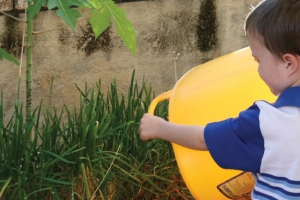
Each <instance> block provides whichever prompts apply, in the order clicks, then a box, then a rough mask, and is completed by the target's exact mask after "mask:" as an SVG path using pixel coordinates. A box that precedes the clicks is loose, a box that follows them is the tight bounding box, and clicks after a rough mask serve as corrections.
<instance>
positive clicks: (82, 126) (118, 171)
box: [0, 71, 192, 200]
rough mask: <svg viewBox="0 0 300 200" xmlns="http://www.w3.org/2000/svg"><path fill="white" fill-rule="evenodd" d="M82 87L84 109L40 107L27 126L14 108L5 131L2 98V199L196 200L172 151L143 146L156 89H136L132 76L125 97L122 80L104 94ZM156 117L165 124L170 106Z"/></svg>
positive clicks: (162, 145)
mask: <svg viewBox="0 0 300 200" xmlns="http://www.w3.org/2000/svg"><path fill="white" fill-rule="evenodd" d="M76 87H77V88H78V91H79V92H80V94H81V98H80V102H81V103H80V106H79V108H75V107H72V108H70V107H68V106H67V105H64V106H63V107H62V108H61V109H57V108H54V109H52V110H50V109H49V108H48V107H47V106H46V105H45V104H44V103H43V102H41V103H40V105H39V106H38V107H37V108H35V110H34V112H33V113H34V114H33V116H32V118H31V120H30V122H28V123H26V122H25V117H24V113H23V108H22V103H16V105H15V112H14V115H13V116H12V117H11V118H10V120H9V122H8V123H6V124H4V119H3V116H4V114H3V94H2V95H1V101H0V135H1V137H0V155H1V158H2V161H1V162H0V199H68V200H69V199H149V200H150V199H151V200H152V199H192V197H191V194H190V193H189V191H188V189H187V188H186V186H185V184H184V182H183V180H182V178H181V176H180V173H179V171H178V168H177V165H176V161H175V158H174V154H173V150H172V147H171V144H170V143H168V142H165V141H162V140H150V141H147V142H145V141H142V140H140V139H139V135H138V127H139V121H140V119H141V117H142V116H143V114H144V113H145V112H147V110H148V107H149V104H150V102H151V100H152V99H153V98H154V96H155V95H154V92H153V91H152V89H151V86H147V85H146V83H145V82H143V83H142V85H141V86H138V84H137V82H136V81H135V79H134V71H133V74H132V78H131V84H130V86H129V88H128V93H127V94H121V93H119V92H118V89H117V81H116V80H113V81H112V83H111V86H110V90H109V91H108V92H107V93H106V94H103V93H102V92H101V80H100V81H99V82H98V83H97V84H96V86H95V88H90V89H88V90H86V91H82V90H81V89H80V88H79V87H78V86H76ZM155 114H156V115H158V116H161V117H163V118H165V119H166V120H167V116H168V102H166V101H165V102H161V103H160V104H159V105H158V107H157V109H156V111H155ZM30 135H33V136H34V137H33V139H30Z"/></svg>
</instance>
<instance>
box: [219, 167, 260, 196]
mask: <svg viewBox="0 0 300 200" xmlns="http://www.w3.org/2000/svg"><path fill="white" fill-rule="evenodd" d="M254 185H255V175H254V174H253V173H251V172H242V173H240V174H238V175H237V176H235V177H233V178H231V179H229V180H227V181H225V182H223V183H221V184H220V185H218V186H217V188H218V190H219V191H220V192H221V193H222V194H224V195H225V196H226V197H228V198H230V199H239V200H248V199H249V200H250V199H251V192H252V190H253V188H254Z"/></svg>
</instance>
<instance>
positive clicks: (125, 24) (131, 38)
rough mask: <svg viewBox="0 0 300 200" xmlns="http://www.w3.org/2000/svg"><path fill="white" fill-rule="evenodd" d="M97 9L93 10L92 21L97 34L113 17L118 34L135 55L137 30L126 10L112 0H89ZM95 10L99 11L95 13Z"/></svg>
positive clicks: (96, 34) (97, 34)
mask: <svg viewBox="0 0 300 200" xmlns="http://www.w3.org/2000/svg"><path fill="white" fill-rule="evenodd" d="M89 1H90V3H91V4H93V6H94V7H95V8H96V9H97V11H94V12H91V14H92V17H91V19H90V23H91V25H92V28H93V30H94V33H95V36H99V35H100V34H101V33H102V32H103V31H104V30H105V29H106V28H107V27H108V26H109V24H108V23H110V19H109V18H110V17H112V18H113V20H114V22H115V26H116V29H117V33H118V35H119V36H120V37H121V38H122V40H123V41H124V43H125V45H126V46H127V47H128V49H129V50H130V51H131V52H132V53H133V54H134V55H135V53H136V32H135V30H134V28H133V25H132V23H131V22H130V21H129V20H128V19H127V18H126V12H125V10H124V9H123V8H119V7H117V6H116V4H115V3H114V2H113V1H112V0H89ZM95 12H98V13H96V14H95ZM101 31H102V32H101Z"/></svg>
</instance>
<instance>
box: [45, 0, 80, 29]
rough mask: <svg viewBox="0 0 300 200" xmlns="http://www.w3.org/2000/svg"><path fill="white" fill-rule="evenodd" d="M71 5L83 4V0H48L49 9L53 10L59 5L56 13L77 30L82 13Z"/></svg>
mask: <svg viewBox="0 0 300 200" xmlns="http://www.w3.org/2000/svg"><path fill="white" fill-rule="evenodd" d="M71 6H82V1H72V0H49V2H48V9H49V10H51V9H53V8H56V7H57V8H58V10H57V11H56V14H57V15H58V16H59V17H60V18H62V19H63V20H64V21H65V22H66V23H67V24H68V25H69V26H71V27H72V28H73V29H74V30H75V29H76V22H77V19H78V17H80V16H81V14H80V13H79V12H78V11H77V10H75V9H72V8H70V7H71Z"/></svg>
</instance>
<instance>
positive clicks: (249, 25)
mask: <svg viewBox="0 0 300 200" xmlns="http://www.w3.org/2000/svg"><path fill="white" fill-rule="evenodd" d="M245 32H246V35H250V36H252V37H256V38H257V39H258V40H260V41H261V42H262V43H263V44H264V45H265V46H266V48H267V49H268V50H269V51H270V52H272V53H273V54H275V55H276V56H278V57H279V58H281V56H282V55H284V54H286V53H291V54H294V55H300V0H264V1H262V2H260V3H259V4H258V5H257V6H256V7H255V8H253V10H252V12H250V14H249V15H248V16H247V18H246V22H245Z"/></svg>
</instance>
